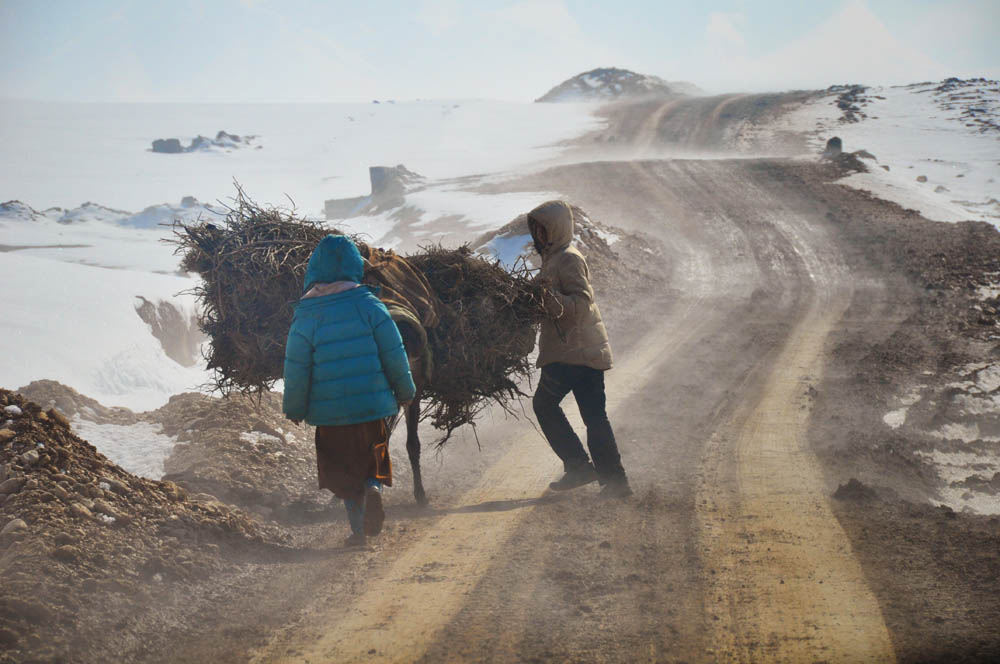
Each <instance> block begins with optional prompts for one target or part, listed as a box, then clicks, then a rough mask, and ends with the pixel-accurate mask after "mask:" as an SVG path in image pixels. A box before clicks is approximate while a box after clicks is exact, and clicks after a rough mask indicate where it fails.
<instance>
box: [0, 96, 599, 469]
mask: <svg viewBox="0 0 1000 664" xmlns="http://www.w3.org/2000/svg"><path fill="white" fill-rule="evenodd" d="M592 110H593V106H590V105H581V104H564V105H559V106H553V105H547V104H513V103H504V102H491V101H448V102H429V101H428V102H423V101H418V102H408V103H391V102H382V103H379V104H374V103H371V104H326V105H263V104H262V105H215V106H212V105H184V106H178V105H144V104H59V103H34V102H10V101H5V102H2V103H0V201H16V202H9V203H5V204H3V205H0V278H2V279H3V284H4V291H3V295H2V296H0V301H2V303H3V316H2V317H0V357H3V358H4V360H3V362H2V363H0V385H3V386H5V387H9V388H14V389H16V388H18V387H20V386H23V385H25V384H27V383H28V382H30V381H32V380H36V379H41V378H48V379H53V380H57V381H60V382H62V383H65V384H67V385H69V386H71V387H73V388H75V389H77V390H79V391H80V392H82V393H83V394H86V395H88V396H90V397H93V398H96V399H98V400H99V401H101V402H102V403H104V404H106V405H117V406H126V407H129V408H132V409H134V410H148V409H152V408H156V407H159V406H161V405H163V403H165V402H166V401H167V399H168V398H169V397H170V396H171V395H173V394H177V393H179V392H183V391H188V390H191V389H194V388H196V387H198V386H200V385H203V384H205V383H206V381H207V379H208V375H207V373H206V372H205V371H203V370H198V369H195V368H185V367H182V366H181V365H179V364H178V363H177V362H175V361H173V360H171V359H170V358H168V357H167V356H166V354H165V353H164V352H163V349H162V347H161V345H160V343H159V341H157V339H155V338H154V337H153V336H152V334H151V329H150V327H149V326H148V325H147V324H146V323H144V322H143V321H142V320H141V319H140V318H139V316H138V315H137V313H136V304H137V299H136V298H137V297H140V296H141V297H143V298H146V299H148V300H151V301H153V302H157V301H167V302H170V303H172V304H173V305H174V306H175V307H176V308H177V309H179V310H180V311H182V312H184V314H185V315H186V316H187V315H190V314H191V313H192V312H193V311H194V307H195V302H194V300H193V298H192V297H191V296H189V295H183V294H179V293H180V292H181V291H184V290H186V289H189V288H191V287H192V286H193V285H194V284H195V281H194V280H193V279H192V278H190V277H188V276H187V275H181V274H178V261H177V257H175V256H174V255H173V248H172V247H171V246H169V245H167V244H165V243H164V242H163V241H162V240H163V239H164V238H165V237H168V236H169V235H170V232H169V229H168V228H166V227H164V226H162V225H161V224H166V223H169V222H170V221H171V220H173V219H175V218H178V217H180V218H184V219H195V218H198V217H201V218H203V219H206V220H208V221H211V220H212V218H213V217H215V216H216V215H218V214H220V213H223V212H224V209H223V208H222V207H221V206H220V205H218V204H217V203H216V201H218V200H220V199H222V200H223V201H225V200H226V199H227V198H228V197H229V196H231V195H232V194H233V193H234V190H233V179H237V180H239V181H240V182H241V183H242V184H243V185H244V186H245V188H246V190H247V192H248V193H250V194H251V195H252V196H253V197H254V198H255V199H256V200H258V201H260V202H262V203H269V204H288V198H286V196H285V195H286V194H287V195H288V197H289V198H291V199H292V200H293V201H294V202H295V204H296V205H297V206H298V209H299V211H300V212H301V213H302V214H306V215H308V216H312V217H315V218H318V217H320V215H321V214H322V209H323V202H324V201H325V200H326V199H328V198H336V197H341V196H346V195H352V194H357V193H363V192H366V191H368V188H369V182H368V167H369V166H371V165H380V164H388V165H394V164H397V163H405V164H407V165H408V166H410V167H411V168H413V169H414V170H417V171H418V172H420V173H421V174H422V175H424V176H427V177H428V178H430V180H429V181H428V182H429V183H430V184H429V185H428V186H427V187H426V189H425V190H424V191H421V192H415V193H414V195H413V200H412V205H413V206H419V207H420V208H421V209H422V210H427V211H428V212H427V213H426V215H427V218H426V219H423V218H422V217H421V218H418V219H417V223H416V226H417V228H416V229H415V235H416V236H417V237H420V238H421V240H423V239H426V240H427V241H435V240H439V239H440V238H441V234H440V232H435V231H432V230H429V229H428V230H425V231H421V230H420V226H421V222H423V223H426V222H428V221H431V220H432V218H437V217H438V216H446V217H447V218H448V219H449V220H454V221H456V222H457V223H456V224H455V228H456V230H460V229H461V228H463V227H466V226H467V227H468V232H469V234H476V235H478V233H479V232H481V230H480V229H486V228H489V227H494V226H500V225H502V224H504V223H506V222H507V221H509V220H510V219H511V218H512V217H513V216H514V214H516V213H515V212H514V211H515V210H518V211H520V210H521V208H523V206H525V205H528V204H530V203H531V202H532V201H533V200H534V199H532V200H531V201H529V200H527V199H525V200H522V198H523V197H522V198H519V197H517V196H489V197H479V196H476V195H475V194H471V193H468V192H463V191H458V190H457V189H456V187H455V186H454V185H451V184H447V183H442V181H441V180H442V179H445V178H454V177H458V176H466V175H469V174H474V173H483V172H497V171H504V170H516V169H518V168H521V167H523V166H525V165H526V164H529V163H534V162H537V161H539V160H542V159H548V158H550V157H552V156H555V155H556V154H558V152H559V150H560V148H558V147H557V146H556V144H557V143H558V142H560V141H562V140H565V139H569V138H572V137H574V136H576V135H578V134H580V133H583V132H585V131H587V130H588V129H589V128H591V127H592V126H593V124H594V123H595V122H596V120H595V119H594V118H593V117H592V115H591V111H592ZM218 129H225V130H227V131H230V132H235V133H238V134H255V135H257V136H258V137H259V138H257V139H256V141H255V145H260V149H259V150H258V149H240V150H232V151H225V150H211V151H199V152H193V153H187V154H156V153H153V152H152V151H151V150H150V147H151V142H152V141H153V139H156V138H166V137H176V138H179V139H180V140H181V141H182V142H184V143H187V142H188V141H190V139H192V138H193V137H195V136H196V135H197V134H199V133H205V132H214V131H216V130H218ZM195 197H196V198H195ZM199 201H207V203H203V202H199ZM379 222H380V220H379V219H378V218H371V217H369V218H365V219H364V220H363V223H364V225H365V226H366V228H364V229H362V230H365V232H367V233H368V234H369V235H370V236H372V237H373V239H376V240H385V243H386V244H388V245H390V246H391V245H392V244H393V239H392V237H385V236H386V234H387V233H389V232H390V231H391V230H392V227H393V225H394V224H395V223H396V222H395V221H393V220H391V219H387V222H388V223H385V224H383V226H384V228H383V226H380V225H379ZM115 431H117V430H115ZM90 433H91V434H93V436H94V437H95V441H106V444H107V445H110V446H114V445H115V444H116V443H115V442H114V441H116V440H119V439H122V440H123V439H124V438H123V436H119V435H118V434H117V433H114V432H113V431H111V430H110V429H109V430H105V429H101V430H96V429H95V430H94V431H92V432H90ZM119 433H120V432H119ZM132 433H133V434H134V433H137V432H134V431H133V432H132ZM124 437H125V438H127V436H124ZM150 440H153V439H152V438H151V439H150ZM99 444H101V443H99ZM151 444H153V443H151ZM154 446H155V445H154ZM102 451H105V453H107V454H109V455H111V452H109V451H108V450H106V449H104V447H103V444H102ZM112 456H113V455H112ZM125 465H126V467H129V463H126V464H125ZM143 472H146V471H143Z"/></svg>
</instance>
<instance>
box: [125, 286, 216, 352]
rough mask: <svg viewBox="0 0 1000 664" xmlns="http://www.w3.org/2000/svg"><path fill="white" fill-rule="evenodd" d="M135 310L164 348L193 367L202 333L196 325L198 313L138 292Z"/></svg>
mask: <svg viewBox="0 0 1000 664" xmlns="http://www.w3.org/2000/svg"><path fill="white" fill-rule="evenodd" d="M136 299H137V300H138V302H137V303H136V305H135V312H136V313H137V314H139V318H141V319H142V320H143V322H145V323H146V324H147V325H149V327H150V331H151V332H152V333H153V336H154V337H156V339H157V341H159V342H160V345H161V346H163V352H165V353H166V354H167V357H169V358H170V359H171V360H173V361H174V362H176V363H177V364H180V365H181V366H184V367H193V366H194V365H195V364H196V363H197V362H198V361H199V360H200V359H201V352H200V349H201V344H202V342H203V341H204V340H205V334H204V333H203V332H202V331H201V329H200V328H199V327H198V318H197V316H194V315H190V314H185V313H183V312H182V311H181V310H180V309H178V308H177V307H176V306H174V305H173V304H172V303H170V302H165V301H163V300H159V301H157V302H152V301H150V300H147V299H146V298H144V297H142V296H141V295H137V296H136Z"/></svg>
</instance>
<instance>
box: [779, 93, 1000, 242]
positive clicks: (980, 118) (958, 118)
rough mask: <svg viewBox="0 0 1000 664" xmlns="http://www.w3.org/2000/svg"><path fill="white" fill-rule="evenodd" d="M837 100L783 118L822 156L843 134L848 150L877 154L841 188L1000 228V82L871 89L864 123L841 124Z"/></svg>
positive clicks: (934, 215)
mask: <svg viewBox="0 0 1000 664" xmlns="http://www.w3.org/2000/svg"><path fill="white" fill-rule="evenodd" d="M837 96H838V93H837V92H831V93H830V94H828V95H826V96H823V97H820V98H817V99H814V100H813V101H811V102H809V103H807V104H805V105H804V106H802V107H801V108H800V109H798V110H797V111H796V112H794V113H792V114H791V115H790V116H789V117H787V118H786V119H785V121H787V123H788V128H790V129H797V130H802V131H808V132H810V133H811V134H812V135H813V136H814V147H815V149H816V150H817V151H818V150H821V149H822V147H823V145H824V144H825V142H826V140H827V139H829V138H831V137H833V136H839V137H840V138H841V139H843V142H844V151H846V152H854V151H856V150H861V149H864V150H867V151H868V152H870V153H872V154H873V155H874V156H875V157H876V160H877V161H872V160H866V163H867V165H868V167H869V172H868V173H858V174H855V175H851V176H850V177H847V178H845V179H844V180H842V182H843V183H844V184H847V185H849V186H852V187H857V188H858V189H862V190H865V191H869V192H871V193H873V194H875V195H877V196H879V197H880V198H884V199H886V200H890V201H893V202H896V203H899V204H900V205H903V206H904V207H907V208H912V209H915V210H918V211H920V212H921V213H922V214H923V215H924V216H925V217H927V218H928V219H933V220H936V221H964V220H976V221H988V222H990V223H993V224H995V225H1000V126H998V125H997V124H996V123H997V122H1000V83H998V82H996V81H964V82H959V83H954V84H952V85H945V86H943V85H942V84H941V83H919V84H914V85H908V86H898V87H887V88H868V89H867V90H866V91H865V92H864V93H863V95H862V96H861V104H860V110H861V112H862V113H863V116H859V117H861V119H860V121H859V122H843V121H841V118H842V112H841V109H839V108H838V107H837V105H836V101H837ZM989 122H993V123H994V124H993V125H992V126H990V125H989V124H988V123H989ZM882 166H887V167H888V169H889V170H888V171H887V170H885V169H884V168H882Z"/></svg>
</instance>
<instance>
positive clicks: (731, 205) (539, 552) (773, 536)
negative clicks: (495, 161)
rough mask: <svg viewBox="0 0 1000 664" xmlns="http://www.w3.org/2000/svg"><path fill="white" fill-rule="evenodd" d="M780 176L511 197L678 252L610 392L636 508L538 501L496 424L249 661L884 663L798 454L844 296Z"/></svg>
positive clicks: (521, 435) (580, 181) (737, 167)
mask: <svg viewBox="0 0 1000 664" xmlns="http://www.w3.org/2000/svg"><path fill="white" fill-rule="evenodd" d="M646 131H647V132H648V128H647V130H646ZM646 135H647V136H648V133H647V134H646ZM788 167H789V166H788V165H783V164H776V163H772V162H763V161H753V162H750V161H644V162H624V163H616V162H597V163H584V164H577V165H572V166H563V167H558V168H554V169H550V170H548V171H546V172H544V173H542V174H539V175H537V176H533V177H532V178H531V180H530V182H528V181H524V182H519V183H514V184H512V185H510V186H511V187H513V188H522V189H524V188H529V189H530V188H535V187H537V188H538V189H549V188H553V187H554V188H556V189H557V190H559V191H561V192H563V193H564V194H565V195H567V196H568V197H570V198H572V199H574V200H576V201H579V202H580V204H581V205H583V206H584V207H585V208H586V209H588V210H593V213H594V214H595V215H599V217H600V218H602V219H605V220H607V221H608V222H610V223H612V224H615V225H620V226H623V227H626V228H637V229H642V230H645V231H646V232H653V233H656V234H657V235H658V236H659V237H661V238H662V239H663V240H664V241H665V243H666V244H667V246H668V248H669V252H670V256H669V260H670V264H671V266H672V271H673V279H672V286H673V287H674V288H676V289H677V292H678V293H679V295H678V297H677V298H676V300H675V301H673V302H671V303H670V304H669V306H667V307H665V308H664V310H662V311H651V312H650V315H649V319H648V327H647V329H646V330H645V331H644V333H643V334H641V335H637V338H635V339H634V341H633V343H631V344H630V345H629V346H628V347H627V349H626V348H620V352H619V360H618V363H617V366H616V368H615V369H614V370H612V371H611V372H610V373H609V377H608V381H609V389H608V393H609V409H610V413H611V417H612V421H613V423H614V424H615V426H616V430H617V434H618V437H619V440H620V446H621V448H622V452H623V457H624V461H625V464H626V467H627V468H628V469H629V471H630V473H631V476H632V481H633V484H634V486H635V488H636V489H637V498H636V499H634V500H633V501H629V502H625V503H610V504H609V503H604V502H601V501H600V500H599V499H598V498H597V497H596V496H595V493H596V492H595V491H594V490H592V489H583V490H580V491H578V492H574V493H572V494H570V495H565V496H563V495H557V496H553V495H551V494H548V493H546V490H545V487H546V483H547V482H548V481H550V480H551V479H553V478H554V477H556V476H557V475H558V471H559V466H558V463H557V462H556V460H555V458H554V456H552V455H551V453H550V452H549V450H548V449H547V448H546V446H545V444H544V442H543V441H542V440H541V439H540V438H539V436H538V435H537V433H536V432H534V431H533V430H532V429H531V428H529V427H527V426H526V425H524V424H511V423H503V424H502V425H497V426H494V427H492V428H491V429H489V430H488V431H485V432H483V433H481V438H482V444H483V446H484V447H485V448H490V449H493V450H502V452H500V453H498V455H497V458H496V459H495V461H493V462H492V463H491V464H490V465H489V467H488V468H486V469H485V470H484V472H482V474H481V475H478V476H476V477H473V478H471V481H472V482H473V485H472V486H471V487H468V488H465V490H464V491H458V492H457V493H456V494H454V495H452V496H438V497H437V501H438V504H440V503H441V502H442V500H443V501H444V502H446V504H447V507H448V509H447V510H446V511H445V513H443V514H441V515H439V516H437V517H436V518H431V519H426V520H425V521H424V522H423V523H422V524H421V527H420V531H419V533H418V534H417V535H415V536H413V537H411V538H408V539H407V540H406V541H402V540H397V542H395V543H393V545H391V547H390V546H386V547H385V548H384V549H383V550H381V551H379V552H378V554H379V556H380V558H381V559H379V560H377V561H376V562H374V563H372V564H373V566H372V567H371V568H369V569H366V570H363V571H362V572H361V573H360V574H361V578H360V579H356V583H355V584H354V587H353V588H352V589H351V591H350V592H348V593H347V595H343V594H341V593H343V592H344V590H345V589H344V588H343V586H342V584H341V583H340V582H339V581H338V580H337V578H336V577H339V576H341V575H342V574H343V572H342V571H340V573H339V574H336V575H335V576H334V578H333V579H332V582H330V583H328V584H327V587H324V580H323V578H322V576H319V575H318V578H316V579H315V581H314V583H315V584H317V585H314V586H313V593H312V594H314V595H315V599H312V600H310V601H309V602H306V603H305V606H304V607H303V609H302V613H301V617H300V618H299V619H298V620H297V621H295V622H294V623H293V624H291V625H290V626H287V627H286V628H285V629H282V630H280V631H278V632H276V633H274V634H272V635H270V636H269V637H268V638H267V640H266V642H265V643H263V644H261V646H260V647H259V648H258V649H257V650H256V651H255V652H254V654H253V656H254V661H261V662H271V661H312V662H322V661H338V662H342V661H360V660H370V659H372V658H374V659H376V660H385V661H414V660H421V659H424V660H426V661H459V660H489V661H531V660H538V659H559V660H570V661H579V660H584V661H637V660H638V661H671V660H677V661H680V660H688V661H690V660H704V661H712V660H723V661H729V660H732V661H753V660H757V659H766V660H770V659H782V660H785V661H814V660H821V659H828V660H830V661H837V660H852V661H859V660H864V659H867V660H870V661H888V660H891V659H892V649H891V644H890V641H889V635H888V632H887V630H886V627H885V625H884V623H883V621H882V617H881V614H880V610H879V606H878V604H877V603H876V601H875V599H874V597H873V596H872V594H871V592H870V591H869V590H868V588H867V586H866V585H865V581H864V578H863V575H862V574H861V568H860V565H859V564H858V562H857V560H855V559H854V557H853V555H852V553H851V548H850V544H849V542H848V540H847V538H846V537H845V535H844V533H843V531H842V530H841V528H840V526H839V524H838V523H837V521H836V519H835V518H834V517H833V514H832V511H831V509H830V507H829V506H828V503H827V501H828V498H827V496H828V491H827V488H826V486H825V484H824V482H823V479H822V476H821V473H820V472H819V470H818V464H817V462H816V460H815V459H814V458H813V457H812V454H811V452H810V450H809V447H808V445H807V444H806V442H805V432H806V422H807V420H808V414H809V400H808V385H809V384H810V381H815V380H818V376H819V372H820V371H822V366H823V359H824V355H823V352H824V342H825V340H826V337H827V334H828V332H829V331H830V330H831V328H832V327H833V326H834V325H835V324H836V322H837V320H838V318H839V316H840V314H841V312H842V311H843V309H844V307H845V306H846V303H847V302H848V301H849V298H850V292H851V280H850V277H849V275H848V273H847V271H846V270H845V268H844V265H843V262H842V261H841V260H840V257H839V255H838V252H837V248H836V246H835V244H834V243H833V242H832V240H831V239H830V238H829V237H827V234H826V232H825V228H826V224H827V223H828V222H827V221H826V220H825V218H824V216H823V211H822V209H821V208H822V206H817V205H816V204H815V202H814V201H811V200H809V199H808V198H807V197H806V196H805V194H804V193H803V192H798V191H795V190H793V189H790V188H789V187H786V186H784V185H783V184H782V182H781V178H780V175H781V173H782V171H783V169H785V168H788ZM637 306H641V303H637ZM614 332H615V331H614V329H613V330H612V333H613V334H614ZM622 336H623V337H627V336H629V335H628V334H627V333H623V334H622ZM632 336H633V337H635V336H636V335H632ZM576 423H577V425H579V421H578V418H577V422H576ZM447 454H448V455H451V454H452V451H449V452H448V453H447ZM459 467H460V464H455V465H454V468H453V469H452V468H449V472H454V471H456V470H458V469H459ZM459 472H460V471H459ZM433 481H434V480H432V482H433ZM455 488H461V482H459V483H457V485H456V487H455ZM399 494H404V495H405V488H404V490H403V491H400V492H399ZM399 494H394V495H393V498H394V499H395V498H396V496H397V495H399ZM400 498H401V499H403V500H404V501H405V498H403V496H400ZM390 513H392V506H390ZM396 545H398V548H397V546H396ZM300 573H301V572H300Z"/></svg>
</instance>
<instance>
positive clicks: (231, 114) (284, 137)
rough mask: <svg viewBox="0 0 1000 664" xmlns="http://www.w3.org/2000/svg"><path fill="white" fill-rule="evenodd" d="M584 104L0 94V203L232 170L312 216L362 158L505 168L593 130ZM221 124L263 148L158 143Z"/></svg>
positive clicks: (228, 178) (64, 201)
mask: <svg viewBox="0 0 1000 664" xmlns="http://www.w3.org/2000/svg"><path fill="white" fill-rule="evenodd" d="M592 110H593V106H591V105H586V104H518V103H507V102H495V101H476V100H473V101H464V100H457V101H422V102H421V101H418V102H406V103H390V102H386V101H382V103H379V104H374V103H369V104H312V105H294V104H256V105H237V104H233V105H194V104H190V105H175V104H59V103H37V102H11V101H5V102H0V201H6V200H10V199H18V200H21V201H23V202H25V203H27V204H28V205H30V206H32V207H34V208H35V209H42V208H48V207H53V206H58V207H63V208H73V207H76V206H78V205H80V204H81V203H83V202H84V201H94V202H96V203H100V204H101V205H106V206H108V207H111V208H117V209H122V210H131V211H138V210H141V209H143V208H145V207H147V206H150V205H154V204H158V203H163V202H171V203H175V204H176V203H177V202H178V201H180V200H181V199H182V198H183V197H184V196H194V197H196V198H198V199H199V200H201V201H210V202H214V201H216V200H218V199H220V198H222V199H225V198H228V197H229V196H230V195H231V194H232V193H233V187H232V181H233V178H236V179H238V180H239V181H240V182H241V183H242V184H243V185H244V186H245V187H246V190H247V191H248V192H249V193H250V194H252V196H253V197H254V198H256V199H257V200H259V201H264V202H268V203H275V204H278V203H282V202H285V203H287V200H288V199H286V198H285V196H286V194H287V196H288V197H290V198H291V199H292V200H293V201H294V202H295V204H296V205H297V206H298V208H299V210H300V211H301V212H303V213H305V214H309V215H319V214H321V212H322V209H323V202H324V201H325V200H326V199H329V198H342V197H347V196H356V195H359V194H363V193H367V191H368V188H369V185H368V167H369V166H374V165H386V166H393V165H396V164H405V165H406V166H407V167H408V168H410V169H411V170H413V171H416V172H417V173H420V174H421V175H424V176H426V177H428V178H432V179H441V178H449V177H458V176H463V175H469V174H472V173H486V172H490V173H493V172H497V171H505V170H510V169H514V168H517V167H519V166H522V165H524V164H525V163H528V162H534V161H538V160H541V159H545V158H547V157H551V156H554V155H556V154H557V153H558V148H557V147H555V144H556V143H558V142H559V141H562V140H565V139H569V138H572V137H574V136H577V135H579V134H581V133H583V132H584V131H586V130H588V129H590V128H592V127H593V126H594V123H595V122H596V120H595V119H594V118H593V116H592V115H591V111H592ZM220 129H225V130H226V131H229V132H233V133H236V134H241V135H242V134H255V135H257V136H258V138H257V139H255V142H254V145H255V146H256V145H259V146H260V149H254V148H240V149H233V150H231V151H225V150H208V151H198V152H192V153H186V154H156V153H153V152H151V151H150V147H151V143H152V141H153V140H154V139H158V138H179V139H181V142H182V143H185V144H186V143H188V142H190V140H191V139H192V138H194V137H195V136H196V135H198V134H206V135H209V134H211V135H213V136H214V135H215V132H216V131H218V130H220Z"/></svg>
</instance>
